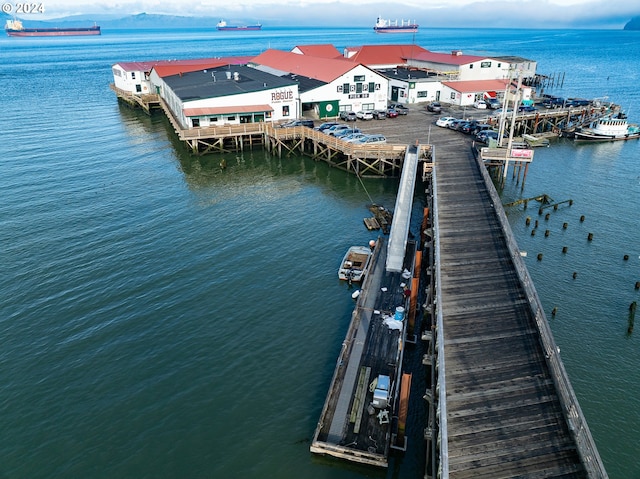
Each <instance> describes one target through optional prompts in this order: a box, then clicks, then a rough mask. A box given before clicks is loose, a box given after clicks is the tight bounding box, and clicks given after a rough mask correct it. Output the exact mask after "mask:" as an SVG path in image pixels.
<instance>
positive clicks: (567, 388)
mask: <svg viewBox="0 0 640 479" xmlns="http://www.w3.org/2000/svg"><path fill="white" fill-rule="evenodd" d="M476 161H478V167H479V168H480V171H481V172H482V176H483V178H484V182H485V184H486V185H487V189H488V190H489V194H490V196H491V201H492V202H493V204H494V205H501V204H502V203H501V201H500V197H499V195H498V192H497V191H496V189H495V187H494V186H493V182H492V181H491V178H490V176H489V173H488V172H487V169H486V168H485V167H484V166H483V165H482V163H481V162H480V161H479V160H476ZM434 177H435V171H434ZM434 184H435V181H434ZM434 192H435V186H434ZM434 203H435V202H434ZM434 210H435V204H434ZM495 211H496V213H497V215H498V219H499V221H500V223H501V226H502V231H503V233H504V236H505V238H506V242H507V246H508V248H509V252H510V255H511V260H512V261H513V264H514V266H515V269H516V273H517V274H518V277H519V279H520V283H521V284H522V287H523V288H524V290H525V293H526V295H527V298H528V301H529V307H530V308H531V312H532V314H533V316H534V319H535V323H536V327H537V329H538V333H539V335H540V341H541V343H542V347H543V349H544V352H545V358H546V361H547V365H548V367H549V370H550V371H551V376H552V378H553V381H554V384H555V388H556V391H557V393H558V396H559V398H560V402H561V403H562V405H563V412H564V416H565V419H566V421H567V425H568V427H569V431H570V433H571V434H572V436H573V438H574V440H575V442H576V446H577V449H578V454H579V455H580V457H581V459H582V464H583V466H584V468H585V471H586V472H587V474H588V477H589V478H590V479H607V478H608V477H609V476H608V475H607V472H606V471H605V469H604V465H603V463H602V459H601V458H600V454H599V453H598V450H597V448H596V445H595V442H594V440H593V437H592V436H591V431H590V430H589V426H588V425H587V420H586V419H585V417H584V415H583V414H582V410H581V409H580V405H579V404H578V399H577V398H576V395H575V392H574V391H573V388H572V386H571V383H570V382H569V377H568V375H567V372H566V370H565V368H564V364H563V363H562V360H561V359H560V349H559V348H558V347H557V346H556V343H555V340H554V339H553V334H552V333H551V328H550V327H549V323H548V321H547V318H546V316H545V314H544V308H543V307H542V303H541V302H540V298H539V296H538V293H537V292H536V289H535V286H534V285H533V281H532V280H531V277H530V276H529V271H528V270H527V267H526V266H525V264H524V260H523V259H522V257H521V256H520V250H519V249H518V245H517V243H516V240H515V237H514V235H513V232H512V230H511V226H510V225H509V221H508V219H507V215H506V214H505V212H504V209H503V208H502V207H501V206H498V207H496V208H495Z"/></svg>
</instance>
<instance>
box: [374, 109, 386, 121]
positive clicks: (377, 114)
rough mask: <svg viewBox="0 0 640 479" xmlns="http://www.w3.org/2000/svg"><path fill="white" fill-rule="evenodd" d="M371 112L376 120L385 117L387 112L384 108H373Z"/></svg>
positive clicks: (384, 118)
mask: <svg viewBox="0 0 640 479" xmlns="http://www.w3.org/2000/svg"><path fill="white" fill-rule="evenodd" d="M371 114H372V115H373V118H375V119H376V120H386V119H387V112H386V111H385V110H373V111H372V112H371Z"/></svg>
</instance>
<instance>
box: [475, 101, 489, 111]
mask: <svg viewBox="0 0 640 479" xmlns="http://www.w3.org/2000/svg"><path fill="white" fill-rule="evenodd" d="M473 107H474V108H478V109H479V110H486V109H487V103H486V102H485V101H484V100H478V101H475V102H473Z"/></svg>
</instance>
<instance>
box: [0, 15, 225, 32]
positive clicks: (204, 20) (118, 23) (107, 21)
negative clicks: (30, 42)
mask: <svg viewBox="0 0 640 479" xmlns="http://www.w3.org/2000/svg"><path fill="white" fill-rule="evenodd" d="M10 19H12V17H11V16H9V15H6V14H4V13H2V14H0V21H1V22H2V26H4V24H5V23H6V21H7V20H10ZM219 21H220V19H219V18H213V17H186V16H175V15H156V14H148V13H139V14H137V15H127V16H125V17H123V16H121V15H113V14H111V15H106V14H97V15H74V16H69V17H62V18H56V19H53V20H25V19H22V23H23V24H24V26H25V27H26V28H44V27H60V28H65V27H85V26H87V25H89V26H90V25H93V24H94V23H97V24H98V25H100V27H101V28H102V30H103V31H104V30H105V29H106V30H119V29H127V30H128V29H151V28H158V29H170V28H212V29H215V27H216V24H217V23H218V22H219Z"/></svg>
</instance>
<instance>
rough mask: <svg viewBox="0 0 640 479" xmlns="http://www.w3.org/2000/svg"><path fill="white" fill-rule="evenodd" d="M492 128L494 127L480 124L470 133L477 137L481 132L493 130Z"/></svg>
mask: <svg viewBox="0 0 640 479" xmlns="http://www.w3.org/2000/svg"><path fill="white" fill-rule="evenodd" d="M492 128H493V126H491V125H488V124H487V123H478V124H477V125H475V126H474V127H473V128H472V129H471V131H470V133H471V134H472V135H477V134H478V133H479V132H481V131H485V130H491V129H492Z"/></svg>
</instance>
